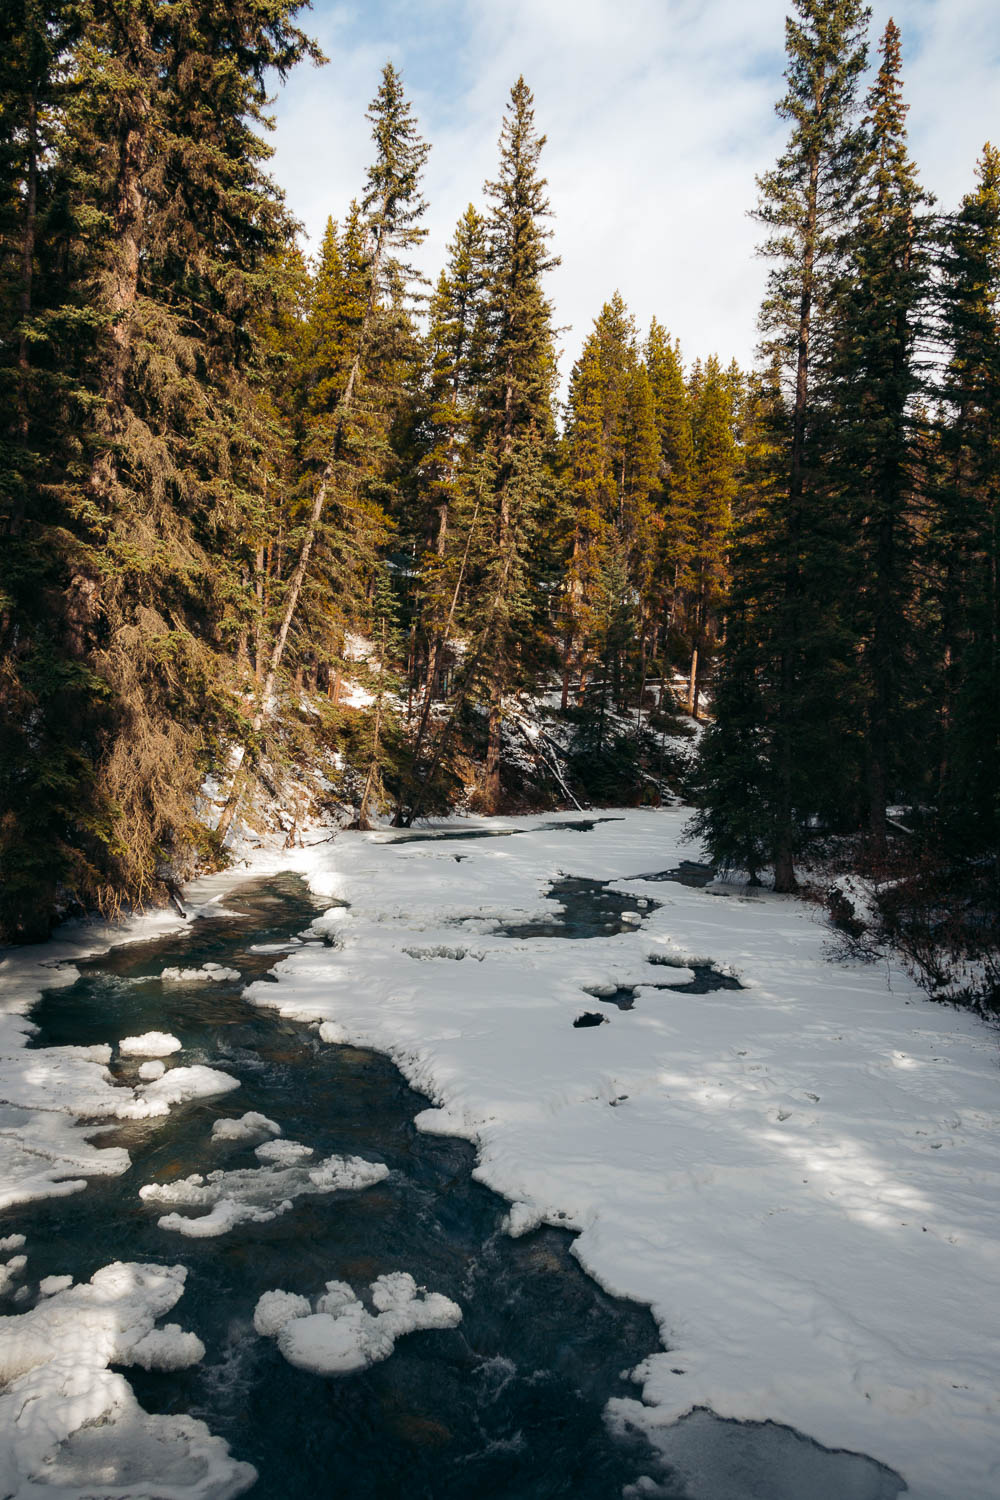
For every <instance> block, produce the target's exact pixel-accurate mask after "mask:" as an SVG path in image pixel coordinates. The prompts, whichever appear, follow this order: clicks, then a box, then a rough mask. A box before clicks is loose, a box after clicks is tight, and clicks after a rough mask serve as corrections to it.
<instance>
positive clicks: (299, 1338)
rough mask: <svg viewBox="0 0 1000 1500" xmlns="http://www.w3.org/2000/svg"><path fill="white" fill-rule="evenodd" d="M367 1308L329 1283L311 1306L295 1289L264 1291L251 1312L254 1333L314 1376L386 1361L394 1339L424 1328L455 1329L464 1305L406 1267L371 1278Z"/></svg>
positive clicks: (343, 1288)
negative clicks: (273, 1342)
mask: <svg viewBox="0 0 1000 1500" xmlns="http://www.w3.org/2000/svg"><path fill="white" fill-rule="evenodd" d="M370 1295H371V1300H372V1303H373V1304H374V1308H375V1311H374V1312H369V1311H368V1309H367V1308H366V1307H365V1305H364V1303H363V1302H362V1301H361V1299H360V1298H359V1297H358V1296H357V1295H356V1294H355V1292H354V1291H353V1290H352V1288H351V1287H350V1286H348V1284H347V1283H346V1282H344V1281H328V1282H327V1283H326V1291H325V1292H323V1293H322V1295H321V1296H319V1297H318V1298H317V1299H316V1302H315V1306H313V1305H311V1304H310V1303H309V1301H308V1300H307V1299H306V1298H305V1297H300V1296H297V1295H296V1294H294V1293H290V1292H282V1291H274V1292H265V1293H264V1295H263V1296H262V1297H261V1298H260V1301H259V1302H258V1303H257V1308H256V1311H255V1312H254V1327H255V1328H256V1329H257V1332H258V1333H261V1334H265V1335H267V1336H268V1337H270V1338H275V1339H277V1343H278V1348H279V1349H280V1350H281V1352H282V1354H283V1355H284V1356H285V1358H286V1359H287V1360H288V1363H289V1364H291V1365H295V1366H296V1367H297V1368H298V1369H300V1370H309V1371H310V1372H311V1373H312V1374H314V1375H350V1374H352V1373H353V1372H354V1371H356V1370H364V1369H366V1368H367V1367H368V1366H369V1365H373V1364H377V1363H378V1362H379V1361H380V1360H383V1359H388V1357H389V1355H390V1354H391V1353H392V1351H393V1348H394V1347H395V1344H396V1340H397V1339H398V1338H402V1337H403V1335H404V1334H407V1333H416V1332H418V1331H419V1330H422V1329H428V1328H456V1327H457V1326H458V1324H459V1323H460V1322H461V1321H462V1309H461V1308H460V1307H459V1305H458V1303H457V1302H452V1300H451V1299H450V1297H445V1296H442V1294H441V1293H440V1292H428V1291H427V1289H426V1288H425V1287H418V1286H417V1284H416V1282H415V1281H414V1279H413V1277H412V1276H411V1275H410V1274H409V1273H408V1272H407V1271H391V1272H389V1273H388V1274H387V1275H385V1276H380V1277H379V1278H378V1279H377V1281H373V1282H372V1285H371V1288H370Z"/></svg>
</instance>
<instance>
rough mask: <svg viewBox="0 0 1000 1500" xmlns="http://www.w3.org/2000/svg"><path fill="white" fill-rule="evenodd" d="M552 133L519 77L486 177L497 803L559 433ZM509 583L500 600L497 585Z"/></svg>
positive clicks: (487, 790) (484, 800) (492, 776)
mask: <svg viewBox="0 0 1000 1500" xmlns="http://www.w3.org/2000/svg"><path fill="white" fill-rule="evenodd" d="M544 145H545V137H544V136H542V135H539V134H538V132H537V130H536V128H535V123H534V100H533V97H532V94H531V91H530V89H529V88H528V86H527V85H526V83H525V82H524V79H523V78H519V79H518V80H517V82H516V84H515V85H514V87H513V89H512V90H511V95H510V101H509V103H508V105H507V110H506V114H505V117H504V121H503V126H502V129H501V134H500V168H499V173H498V176H497V178H496V180H495V181H493V182H489V183H487V185H486V193H487V196H488V198H489V200H490V211H489V215H488V219H487V241H488V256H487V268H488V279H489V292H488V299H489V300H488V330H489V367H488V372H487V377H486V379H485V381H484V386H483V410H484V422H483V438H484V440H485V441H486V443H487V444H489V445H490V447H491V448H492V450H493V452H494V454H495V457H496V490H495V495H494V527H493V546H494V548H495V552H496V556H497V558H498V559H499V561H498V564H497V566H496V567H491V568H490V570H489V572H490V580H489V582H488V583H487V586H486V589H485V591H484V594H483V599H484V602H485V609H486V619H487V620H488V621H489V622H490V630H491V631H492V633H493V636H494V639H493V641H492V644H491V647H490V649H489V651H488V652H485V653H484V655H483V665H484V669H488V671H487V679H486V680H487V691H488V699H489V721H488V737H487V749H486V761H485V769H484V773H483V780H482V785H481V787H480V789H479V800H480V803H481V805H482V806H483V807H484V808H486V809H488V810H493V809H494V808H496V806H497V804H498V802H499V797H500V743H501V732H502V730H501V726H502V719H503V695H504V692H505V691H506V690H507V688H508V687H509V685H510V684H511V683H512V682H513V681H514V680H516V677H517V672H518V660H517V658H518V656H519V654H520V652H521V650H522V648H523V647H524V645H525V644H526V637H527V635H528V633H529V624H530V621H531V620H532V618H533V611H532V610H531V609H530V608H529V607H528V601H529V599H530V590H528V589H527V588H526V586H525V581H524V580H525V577H526V568H527V566H528V561H529V558H530V555H531V553H532V550H533V542H534V526H535V521H536V518H537V514H538V501H539V498H540V489H539V488H536V489H535V490H534V491H533V492H529V489H530V486H531V485H536V486H540V485H541V484H542V482H543V476H544V474H545V471H546V468H547V466H548V465H549V463H550V454H551V449H552V444H553V439H554V427H555V422H554V414H553V408H552V402H553V391H554V385H555V351H554V347H553V332H552V314H551V307H550V304H549V302H548V299H547V298H546V296H545V293H544V290H543V286H542V280H543V277H544V275H545V273H546V272H547V271H549V270H550V269H551V268H552V267H554V266H555V265H556V264H557V263H558V262H557V260H556V259H555V258H554V257H552V256H550V255H549V254H548V251H547V248H546V246H547V241H548V240H549V238H550V237H551V231H550V230H548V229H547V228H546V227H545V223H544V221H545V219H546V218H547V217H548V216H549V213H550V209H549V203H548V199H547V197H546V194H545V187H546V183H545V179H544V178H543V177H542V176H541V175H540V173H539V159H540V156H541V152H542V148H543V147H544ZM501 585H502V586H503V588H508V589H510V590H511V592H510V595H509V597H508V598H504V599H500V598H498V596H497V594H496V589H497V588H498V587H500V586H501Z"/></svg>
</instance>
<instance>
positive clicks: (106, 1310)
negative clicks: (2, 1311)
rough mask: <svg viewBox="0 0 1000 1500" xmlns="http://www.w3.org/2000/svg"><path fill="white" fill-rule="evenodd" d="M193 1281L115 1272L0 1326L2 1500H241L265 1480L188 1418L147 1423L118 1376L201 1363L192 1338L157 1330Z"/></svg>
mask: <svg viewBox="0 0 1000 1500" xmlns="http://www.w3.org/2000/svg"><path fill="white" fill-rule="evenodd" d="M186 1275H187V1271H186V1269H185V1268H184V1267H183V1266H153V1265H135V1264H122V1263H121V1262H116V1263H115V1264H114V1265H110V1266H105V1267H104V1268H103V1269H102V1270H100V1271H97V1272H96V1273H95V1274H94V1276H92V1277H91V1280H90V1282H89V1283H83V1284H81V1285H77V1286H72V1287H69V1288H66V1289H64V1290H59V1291H55V1292H53V1293H51V1294H50V1295H49V1296H48V1297H47V1298H46V1299H45V1300H43V1301H42V1302H40V1303H38V1305H37V1306H35V1307H33V1308H32V1309H31V1310H30V1311H29V1312H25V1313H22V1314H20V1315H19V1316H15V1317H9V1318H0V1385H3V1386H4V1387H5V1389H4V1390H3V1393H2V1395H0V1431H2V1432H3V1433H4V1438H5V1441H4V1443H3V1444H2V1445H0V1494H3V1495H9V1496H12V1497H16V1500H28V1497H29V1496H30V1497H35V1496H41V1495H42V1494H44V1495H45V1496H47V1497H51V1500H82V1497H83V1496H92V1497H96V1496H98V1495H100V1496H108V1497H110V1496H112V1495H114V1496H116V1497H118V1500H151V1497H153V1496H158V1497H166V1496H169V1497H170V1500H231V1497H235V1496H236V1495H241V1494H243V1493H244V1491H245V1490H247V1489H249V1487H250V1486H251V1484H253V1482H254V1480H255V1478H256V1474H255V1471H254V1470H253V1469H252V1468H251V1466H250V1465H249V1464H244V1463H238V1462H236V1461H235V1460H233V1459H232V1458H231V1457H230V1454H229V1448H228V1445H227V1444H226V1443H225V1442H223V1441H222V1439H221V1438H216V1437H213V1436H212V1435H211V1433H210V1432H209V1431H208V1429H207V1428H206V1427H205V1426H204V1424H203V1423H201V1422H197V1421H194V1420H193V1419H192V1418H190V1417H177V1416H149V1415H148V1414H147V1413H146V1412H144V1411H143V1410H142V1409H141V1408H140V1406H139V1405H138V1403H137V1402H136V1400H135V1397H134V1395H133V1393H132V1390H131V1388H130V1386H129V1385H128V1383H127V1381H126V1380H125V1379H124V1378H123V1377H122V1376H121V1375H118V1374H112V1372H111V1371H110V1369H109V1368H108V1366H109V1365H111V1364H119V1365H129V1364H141V1365H144V1366H145V1367H146V1368H147V1369H180V1368H182V1367H183V1366H185V1365H189V1364H191V1363H192V1362H194V1361H195V1360H197V1359H200V1358H201V1357H202V1355H203V1354H204V1347H203V1346H202V1344H201V1341H200V1339H198V1338H196V1337H195V1335H194V1334H191V1333H184V1332H183V1331H182V1330H181V1329H180V1328H179V1327H178V1325H177V1324H168V1325H167V1326H166V1327H165V1328H161V1329H156V1327H155V1324H156V1321H157V1319H159V1318H160V1317H161V1316H162V1315H163V1314H164V1313H165V1312H167V1311H169V1309H170V1308H171V1307H173V1305H174V1303H175V1302H176V1301H177V1300H178V1298H179V1297H180V1296H181V1294H182V1292H183V1290H184V1280H185V1277H186ZM56 1279H57V1278H47V1280H48V1281H50V1282H51V1281H54V1280H56ZM43 1285H44V1284H43Z"/></svg>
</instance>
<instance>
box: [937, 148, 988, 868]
mask: <svg viewBox="0 0 1000 1500" xmlns="http://www.w3.org/2000/svg"><path fill="white" fill-rule="evenodd" d="M977 177H978V183H977V186H976V188H975V189H974V190H973V192H971V193H969V194H967V195H966V197H965V198H964V199H963V201H962V205H961V208H960V210H959V212H958V213H957V215H956V216H955V217H954V220H953V221H952V222H951V224H950V225H948V226H947V230H946V236H945V246H944V255H943V258H942V267H941V273H942V276H941V298H942V332H943V334H944V337H945V339H946V342H947V346H948V349H949V353H950V359H949V363H948V367H947V370H946V373H945V382H944V398H945V412H946V417H947V420H946V422H945V423H944V424H943V426H942V430H941V434H940V449H941V478H940V483H939V485H938V488H937V493H936V495H935V505H934V518H933V523H932V530H931V542H932V546H933V552H934V556H935V562H936V568H935V586H936V587H935V591H936V594H937V599H938V612H939V618H940V622H941V624H940V631H941V641H940V652H941V656H942V658H943V665H944V671H943V688H944V691H943V702H944V707H943V719H944V723H943V735H942V739H943V756H942V768H941V774H940V802H941V812H942V822H943V826H944V828H945V830H946V833H947V836H948V840H949V843H950V844H951V846H952V847H954V848H961V847H963V846H964V847H966V848H970V849H983V848H986V849H992V850H994V851H996V850H997V849H998V848H1000V581H998V580H1000V151H998V150H997V149H996V148H995V147H993V146H991V145H990V144H989V143H987V145H986V146H985V147H984V149H983V154H982V157H981V159H980V161H979V163H978V168H977ZM997 868H998V871H1000V856H998V861H997ZM998 880H1000V876H998Z"/></svg>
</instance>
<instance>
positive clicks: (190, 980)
mask: <svg viewBox="0 0 1000 1500" xmlns="http://www.w3.org/2000/svg"><path fill="white" fill-rule="evenodd" d="M239 978H240V971H239V969H227V968H225V967H224V965H223V964H202V966H201V968H200V969H178V968H169V969H164V971H163V973H162V974H161V975H160V979H161V980H162V981H163V983H164V984H206V983H207V984H221V983H222V981H223V980H224V979H239Z"/></svg>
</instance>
